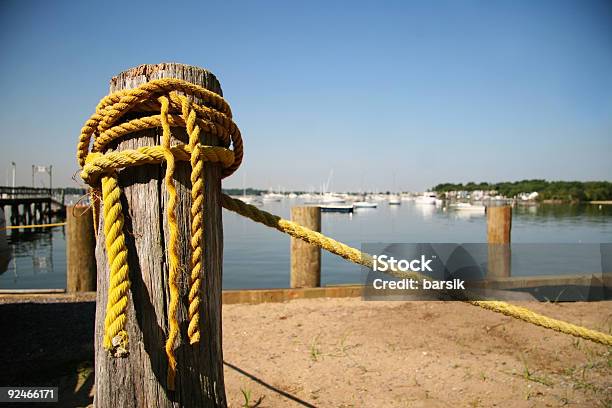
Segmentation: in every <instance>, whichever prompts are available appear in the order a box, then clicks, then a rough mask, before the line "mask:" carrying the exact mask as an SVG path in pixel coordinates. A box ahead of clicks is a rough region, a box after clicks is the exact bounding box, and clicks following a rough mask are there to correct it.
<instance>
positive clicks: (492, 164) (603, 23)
mask: <svg viewBox="0 0 612 408" xmlns="http://www.w3.org/2000/svg"><path fill="white" fill-rule="evenodd" d="M0 41H1V47H2V63H1V64H0V86H1V89H2V93H3V98H2V102H0V104H1V105H0V123H1V124H2V126H1V128H0V133H1V137H2V144H1V146H2V147H1V148H0V184H5V182H6V177H7V176H6V175H7V172H8V170H9V168H10V162H11V161H15V162H16V163H17V184H23V185H29V184H30V183H31V181H30V178H31V175H30V174H31V173H30V168H31V165H32V164H47V165H48V164H52V165H53V166H54V173H55V182H54V184H56V185H66V186H69V185H72V186H76V185H77V184H76V182H74V181H73V180H72V176H73V174H75V173H76V171H77V169H78V168H77V165H76V160H75V159H74V150H75V144H76V140H77V137H78V134H79V130H80V128H81V126H82V124H83V122H84V121H85V120H86V119H87V117H88V116H89V115H90V114H91V112H92V111H93V109H94V108H95V105H96V103H97V101H98V100H99V99H100V98H101V97H102V96H103V95H105V94H106V93H107V91H108V80H109V79H110V77H112V76H113V75H115V74H116V73H118V72H120V71H122V70H124V69H127V68H129V67H132V66H135V65H139V64H143V63H156V62H166V61H176V62H182V63H187V64H192V65H198V66H201V67H205V68H208V69H209V70H211V71H212V72H213V73H215V74H216V75H217V77H218V78H219V79H220V81H221V84H222V87H223V90H224V94H225V97H226V98H227V99H228V101H229V102H230V104H231V106H232V109H233V111H234V116H235V119H236V122H237V123H238V125H239V126H240V128H241V130H242V133H243V135H244V138H245V161H244V164H243V167H242V168H241V169H240V170H239V171H238V172H237V173H236V174H235V175H234V176H232V177H231V178H229V179H226V180H225V182H224V186H226V187H241V186H242V183H243V178H244V179H246V184H247V185H249V186H256V187H260V188H268V187H273V188H277V187H279V186H280V187H282V188H286V189H308V188H319V186H320V185H321V184H322V183H324V182H325V181H326V179H327V177H328V175H329V173H330V171H331V169H333V172H334V173H333V174H334V176H333V179H332V188H333V189H336V190H359V189H380V190H387V189H392V188H395V189H401V190H408V189H410V190H422V189H425V188H428V187H431V186H432V185H435V184H437V183H439V182H447V181H451V182H467V181H501V180H516V179H523V178H546V179H565V180H568V179H572V180H573V179H577V180H611V179H612V164H611V163H612V161H611V160H610V156H611V153H612V2H610V1H578V0H576V1H537V2H533V1H406V2H404V1H401V2H372V1H368V2H358V1H351V2H348V1H347V2H317V1H309V2H300V3H298V2H282V1H279V2H269V1H258V2H252V1H245V2H233V1H223V2H202V1H198V2H193V3H189V2H162V3H155V2H151V1H148V2H145V3H140V4H138V3H136V2H112V1H106V2H76V1H74V2H61V1H58V2H50V1H40V2H37V1H13V2H11V1H3V2H2V3H1V4H0ZM394 180H395V181H394Z"/></svg>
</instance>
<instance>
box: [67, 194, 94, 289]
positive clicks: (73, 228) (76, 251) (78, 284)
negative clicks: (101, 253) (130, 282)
mask: <svg viewBox="0 0 612 408" xmlns="http://www.w3.org/2000/svg"><path fill="white" fill-rule="evenodd" d="M95 249H96V238H95V236H94V229H93V216H92V212H91V211H90V210H88V207H87V206H83V205H78V206H68V207H66V268H67V270H66V291H67V292H89V291H95V290H96V256H95Z"/></svg>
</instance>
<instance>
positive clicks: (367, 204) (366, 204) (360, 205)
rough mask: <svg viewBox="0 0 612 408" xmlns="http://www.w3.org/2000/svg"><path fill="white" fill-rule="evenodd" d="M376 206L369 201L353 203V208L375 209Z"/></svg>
mask: <svg viewBox="0 0 612 408" xmlns="http://www.w3.org/2000/svg"><path fill="white" fill-rule="evenodd" d="M377 206H378V204H377V203H373V202H371V201H355V202H354V203H353V207H355V208H376V207H377Z"/></svg>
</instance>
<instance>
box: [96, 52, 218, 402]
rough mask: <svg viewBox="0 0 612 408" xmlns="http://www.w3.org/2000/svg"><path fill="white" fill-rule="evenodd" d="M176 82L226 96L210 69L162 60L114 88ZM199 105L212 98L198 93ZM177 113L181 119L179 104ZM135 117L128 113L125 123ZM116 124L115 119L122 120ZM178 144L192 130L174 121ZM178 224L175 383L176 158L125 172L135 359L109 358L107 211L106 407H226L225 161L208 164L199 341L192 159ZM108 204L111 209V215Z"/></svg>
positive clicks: (211, 140) (179, 179) (146, 134)
mask: <svg viewBox="0 0 612 408" xmlns="http://www.w3.org/2000/svg"><path fill="white" fill-rule="evenodd" d="M162 78H175V79H181V80H184V81H188V82H191V83H193V84H196V85H199V86H201V87H204V88H207V89H208V90H210V91H212V92H215V93H217V94H218V95H222V91H221V86H220V84H219V82H218V80H217V78H216V77H215V76H214V75H213V74H212V73H210V72H209V71H207V70H204V69H202V68H198V67H194V66H189V65H183V64H176V63H162V64H153V65H140V66H138V67H134V68H130V69H128V70H127V71H124V72H122V73H120V74H119V75H117V76H115V77H114V78H113V79H112V80H111V85H110V92H116V91H121V90H126V89H133V88H136V87H138V86H140V85H142V84H144V83H147V82H150V81H152V80H155V79H162ZM194 100H195V102H196V103H198V104H202V105H203V104H205V102H204V101H203V100H201V99H200V98H198V97H195V98H194ZM172 109H174V112H172V114H173V115H177V116H178V115H180V114H181V112H180V109H179V111H178V112H177V111H176V107H174V106H173V107H172ZM122 120H123V121H126V120H129V118H126V119H121V120H120V121H119V122H121V121H122ZM119 122H116V123H115V124H118V123H119ZM171 131H172V139H173V140H172V142H171V143H172V144H173V145H174V144H177V143H187V142H188V140H189V137H188V135H187V133H186V131H185V128H184V127H174V126H173V127H172V129H171ZM161 138H162V129H161V128H159V127H153V128H151V129H146V130H141V131H138V132H134V133H131V134H130V135H129V137H126V138H120V139H118V140H116V142H115V143H116V145H115V146H114V147H113V150H115V151H125V150H128V149H138V148H140V147H144V146H155V145H159V144H160V139H161ZM200 143H202V144H204V145H208V146H218V145H220V144H221V143H220V141H219V140H218V139H217V137H215V136H213V135H212V134H211V133H208V132H207V131H206V130H205V129H202V133H201V134H200ZM175 164H176V167H175V171H174V177H173V180H174V184H175V186H176V190H177V191H176V203H177V205H176V209H175V211H174V214H175V216H176V226H177V227H178V231H179V236H180V238H181V239H179V240H178V248H177V252H178V255H179V256H178V263H179V268H180V270H181V276H180V278H179V279H177V280H176V281H175V282H173V283H172V285H174V283H176V284H177V285H178V292H179V293H178V295H179V299H180V302H179V304H178V306H177V315H178V318H179V322H180V336H179V337H178V338H177V340H176V342H175V345H174V347H173V348H174V350H175V355H176V359H177V371H176V378H175V379H174V389H172V388H173V387H172V382H171V381H170V380H169V379H168V358H167V356H166V352H165V350H164V344H165V343H166V340H167V338H168V327H169V320H170V319H169V312H168V310H169V298H168V297H169V295H168V290H169V289H168V288H169V287H170V282H169V272H168V268H169V267H168V262H169V255H168V251H169V249H168V245H169V242H170V232H169V231H170V229H169V223H168V216H167V214H168V202H169V199H168V197H169V195H168V185H167V183H166V182H165V181H164V171H165V169H166V164H165V163H163V164H161V165H159V164H147V165H141V166H134V167H127V168H125V169H123V170H121V171H120V172H119V175H118V182H119V187H120V190H121V203H122V207H123V214H124V219H125V224H124V228H123V232H124V235H125V241H126V247H127V249H128V251H127V264H128V265H129V277H130V281H131V286H130V290H129V292H128V296H127V298H128V303H127V310H126V320H125V327H126V329H127V332H128V333H127V334H128V339H129V342H128V345H127V346H128V352H129V355H128V356H127V357H126V358H115V357H111V356H109V352H108V351H107V350H105V349H104V348H103V346H102V338H103V334H104V330H105V323H104V319H105V314H106V305H107V300H108V296H109V277H108V274H109V270H110V267H109V264H108V257H107V254H106V249H105V245H106V244H105V241H104V234H103V233H102V231H104V227H103V224H104V217H100V227H99V228H98V231H100V234H99V235H98V242H97V247H96V259H97V261H98V262H97V264H98V279H97V287H98V291H97V293H98V294H97V302H96V303H97V306H96V325H95V332H96V335H95V336H96V337H95V338H96V348H95V367H96V373H95V390H96V391H95V405H96V406H98V407H107V406H115V405H117V406H122V407H126V408H129V407H139V406H142V405H143V404H146V405H148V406H156V407H165V408H170V407H179V406H181V407H195V406H199V407H225V406H227V402H226V397H225V386H224V376H223V352H222V338H221V276H222V264H223V225H222V219H221V166H220V165H218V164H215V163H206V164H205V165H204V169H203V177H204V191H205V194H204V200H203V211H202V218H203V225H204V226H205V227H204V233H203V237H202V239H203V245H202V247H203V248H204V251H203V254H202V255H201V258H200V259H201V263H202V276H201V278H202V281H203V283H202V286H201V293H200V294H199V296H198V297H199V298H200V299H201V301H200V307H199V314H200V322H199V326H200V333H201V338H200V340H199V342H197V343H194V344H190V343H189V339H188V338H187V323H188V310H187V305H186V299H187V296H188V292H189V275H188V272H187V271H189V270H190V262H191V259H190V258H191V253H192V251H191V244H190V241H191V240H190V231H191V218H192V217H191V214H190V207H191V202H192V199H191V180H190V176H191V165H190V163H189V162H188V161H187V162H185V161H176V162H175ZM103 213H104V209H103V208H102V209H101V214H103Z"/></svg>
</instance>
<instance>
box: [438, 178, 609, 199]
mask: <svg viewBox="0 0 612 408" xmlns="http://www.w3.org/2000/svg"><path fill="white" fill-rule="evenodd" d="M432 190H433V191H435V192H437V193H445V192H448V191H476V190H482V191H496V192H497V193H498V194H501V195H503V196H505V197H516V196H517V195H519V194H521V193H531V192H533V191H537V192H538V200H561V201H598V200H612V183H611V182H609V181H547V180H540V179H534V180H521V181H513V182H508V181H505V182H501V183H486V182H481V183H474V182H469V183H466V184H463V183H442V184H438V185H437V186H435V187H434V188H433V189H432Z"/></svg>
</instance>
